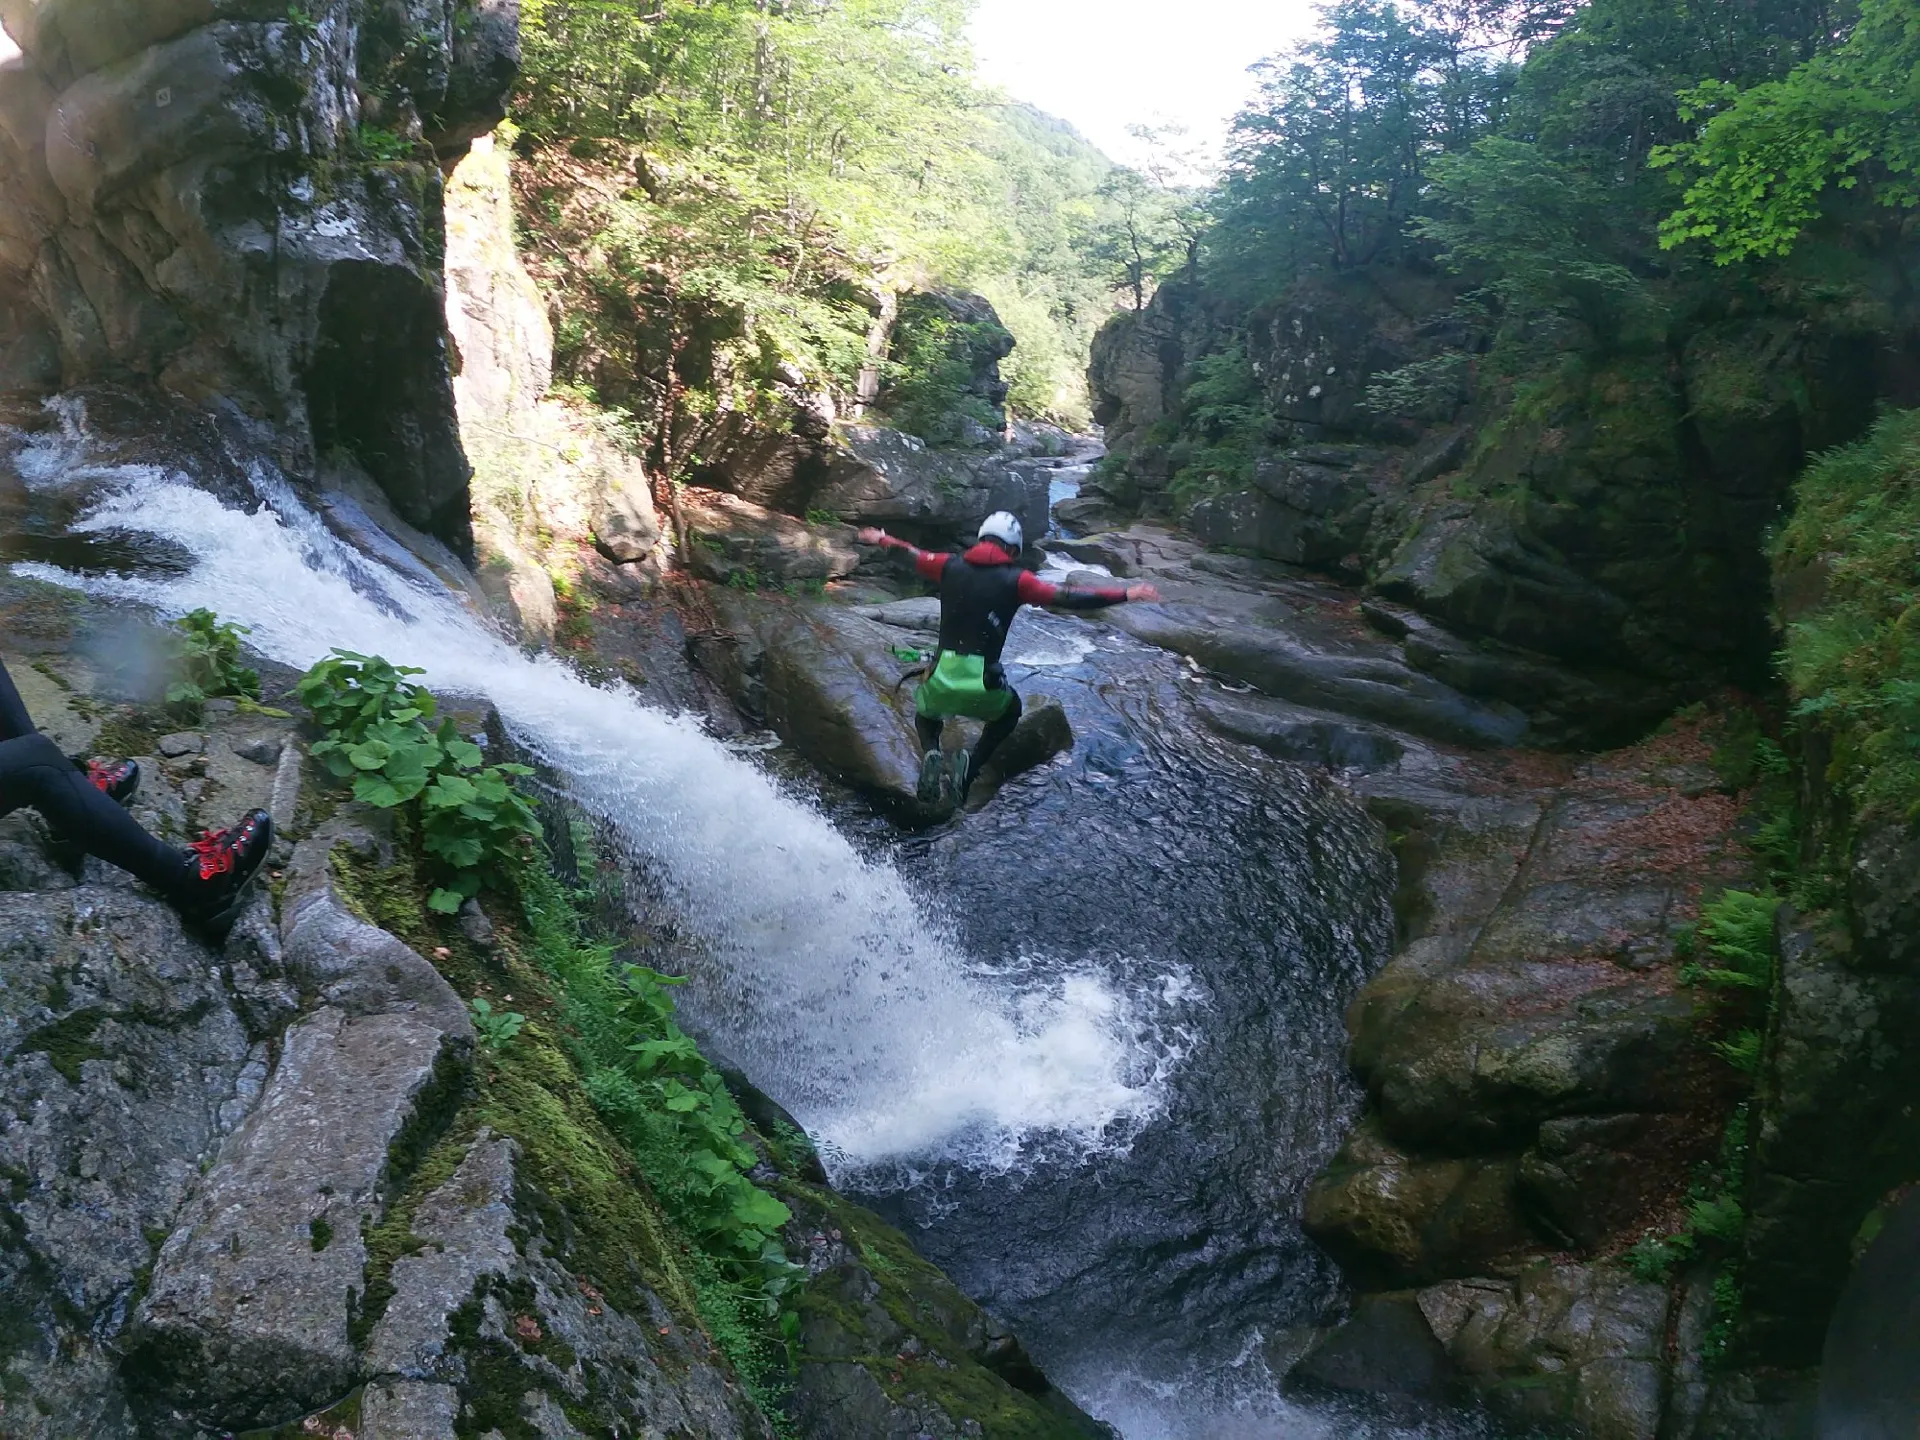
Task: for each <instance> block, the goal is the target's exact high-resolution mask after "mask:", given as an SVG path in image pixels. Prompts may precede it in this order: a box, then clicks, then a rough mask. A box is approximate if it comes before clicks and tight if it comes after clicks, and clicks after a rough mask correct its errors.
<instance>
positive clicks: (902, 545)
mask: <svg viewBox="0 0 1920 1440" xmlns="http://www.w3.org/2000/svg"><path fill="white" fill-rule="evenodd" d="M853 538H854V539H856V540H858V541H859V542H860V543H861V544H862V545H879V546H881V547H882V548H884V549H887V550H904V551H905V552H906V553H907V554H908V555H910V556H912V557H913V568H914V569H916V570H918V571H919V572H920V578H921V579H922V580H931V581H932V582H934V583H935V584H938V583H939V582H940V576H941V573H942V572H943V571H944V570H945V569H946V568H947V561H949V560H951V559H952V558H953V557H952V556H951V555H948V554H946V553H945V552H944V551H931V550H918V549H915V548H914V547H913V546H911V545H909V544H908V543H907V542H906V541H904V540H898V539H895V538H894V537H893V536H891V535H889V534H887V532H886V531H884V530H875V529H874V528H873V527H871V526H869V527H868V528H866V529H865V530H862V531H861V532H860V533H859V534H858V535H856V536H854V537H853Z"/></svg>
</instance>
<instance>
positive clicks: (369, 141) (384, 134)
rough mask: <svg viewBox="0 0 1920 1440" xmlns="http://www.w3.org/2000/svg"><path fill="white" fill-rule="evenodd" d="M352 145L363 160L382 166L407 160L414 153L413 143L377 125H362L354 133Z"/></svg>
mask: <svg viewBox="0 0 1920 1440" xmlns="http://www.w3.org/2000/svg"><path fill="white" fill-rule="evenodd" d="M354 144H355V146H356V147H357V148H358V149H359V151H360V154H361V157H362V158H363V159H366V160H371V161H373V162H374V163H375V164H382V165H384V164H390V163H391V162H393V161H395V160H405V159H408V158H409V157H411V156H412V154H413V151H414V142H413V141H411V140H409V139H408V138H407V137H406V136H404V135H400V134H397V133H395V132H394V131H392V130H385V129H382V128H381V127H380V126H378V125H362V126H361V127H360V128H359V129H358V130H356V131H355V132H354Z"/></svg>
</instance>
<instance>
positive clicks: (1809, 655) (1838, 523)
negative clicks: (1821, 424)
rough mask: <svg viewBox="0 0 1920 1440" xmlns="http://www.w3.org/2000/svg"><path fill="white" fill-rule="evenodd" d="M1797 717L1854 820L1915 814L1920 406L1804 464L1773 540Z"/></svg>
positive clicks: (1785, 660)
mask: <svg viewBox="0 0 1920 1440" xmlns="http://www.w3.org/2000/svg"><path fill="white" fill-rule="evenodd" d="M1773 559H1774V567H1775V571H1776V573H1777V574H1779V575H1780V576H1781V577H1782V581H1781V583H1782V585H1783V587H1785V589H1786V590H1787V591H1788V592H1790V593H1797V594H1799V595H1802V596H1804V597H1806V598H1805V599H1804V600H1802V601H1799V602H1797V603H1796V604H1795V605H1794V606H1793V608H1792V609H1791V610H1790V611H1789V613H1788V614H1787V616H1786V617H1785V619H1786V647H1785V652H1784V655H1783V657H1782V668H1783V670H1784V671H1785V674H1786V679H1787V683H1788V686H1789V688H1790V690H1791V692H1792V696H1793V699H1794V702H1795V710H1796V714H1797V715H1799V716H1800V717H1801V718H1802V719H1804V720H1808V721H1811V722H1815V723H1817V724H1818V725H1819V726H1820V727H1821V728H1822V729H1824V730H1825V731H1826V732H1827V733H1828V734H1829V735H1830V736H1831V737H1832V740H1833V755H1834V758H1833V762H1832V766H1831V769H1830V772H1829V773H1830V778H1831V779H1832V781H1833V782H1834V784H1835V785H1836V787H1837V788H1838V789H1839V790H1840V792H1841V793H1842V794H1843V795H1844V796H1845V797H1846V798H1847V799H1848V800H1850V801H1851V802H1852V803H1853V805H1854V806H1855V807H1856V809H1857V810H1858V812H1859V813H1860V815H1861V816H1862V818H1894V819H1898V820H1911V819H1914V818H1916V817H1920V411H1903V412H1898V413H1895V414H1891V415H1888V416H1887V417H1885V418H1884V419H1883V420H1881V422H1880V423H1879V424H1878V425H1876V426H1875V427H1874V429H1873V431H1872V432H1871V433H1870V434H1869V435H1868V436H1867V437H1866V438H1865V439H1864V440H1862V441H1860V442H1859V443H1858V444H1855V445H1851V446H1847V447H1846V448H1844V449H1840V450H1836V451H1833V452H1831V453H1829V454H1827V455H1824V456H1822V457H1821V458H1820V459H1819V460H1818V461H1817V462H1815V463H1814V464H1813V465H1811V466H1809V467H1808V468H1807V470H1806V471H1805V473H1803V474H1802V475H1801V477H1800V480H1799V483H1798V486H1797V504H1796V506H1795V509H1794V512H1793V517H1792V519H1791V520H1789V521H1788V523H1787V524H1786V526H1785V527H1784V528H1783V529H1782V530H1781V532H1780V535H1779V538H1778V540H1777V541H1776V542H1775V545H1774V555H1773Z"/></svg>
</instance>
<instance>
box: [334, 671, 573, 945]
mask: <svg viewBox="0 0 1920 1440" xmlns="http://www.w3.org/2000/svg"><path fill="white" fill-rule="evenodd" d="M421 673H422V672H421V671H419V670H417V669H410V668H407V667H405V666H396V665H393V664H390V663H388V662H387V661H386V660H383V659H380V658H378V657H373V656H366V655H356V654H354V653H353V652H352V651H347V650H335V651H334V652H333V655H332V656H331V658H329V659H326V660H322V661H321V662H320V663H319V664H317V665H315V666H314V667H313V668H312V669H311V670H309V671H308V672H307V673H306V675H305V676H304V677H303V678H302V679H301V681H300V685H299V694H300V699H301V701H302V702H303V703H304V704H305V705H306V706H307V708H308V709H309V710H311V711H312V712H313V717H314V719H315V721H316V722H318V724H319V725H320V728H321V729H322V730H323V731H325V732H326V734H325V738H323V739H321V740H319V741H316V742H315V743H314V745H313V747H312V752H311V753H312V755H313V757H314V758H315V759H316V760H319V761H320V762H321V763H322V764H323V765H325V766H326V768H327V771H328V773H329V774H331V775H332V776H333V777H334V778H335V779H337V780H351V781H352V782H353V797H354V799H356V800H358V801H360V802H361V803H362V804H366V805H372V806H375V807H377V808H379V809H383V810H393V809H399V808H401V807H407V809H408V811H409V813H410V814H412V815H413V816H415V817H416V818H417V820H418V823H419V827H420V835H421V843H422V846H423V848H424V849H425V850H426V852H427V854H428V855H430V856H432V857H433V858H434V859H435V860H436V861H438V862H439V863H440V866H441V868H442V871H443V876H444V883H442V884H441V885H440V886H438V887H437V888H436V889H435V890H434V892H433V894H432V896H431V897H430V898H429V900H428V904H429V905H430V906H431V907H432V908H433V909H434V910H436V911H439V912H440V913H442V914H448V915H450V914H452V913H453V912H454V911H456V910H458V909H459V908H460V906H461V904H462V903H463V902H464V901H467V900H470V899H472V898H473V897H474V896H475V895H477V894H479V893H480V889H481V887H482V886H483V885H484V884H487V883H494V884H496V885H505V884H506V883H507V882H508V881H509V880H510V879H511V877H513V876H514V875H516V874H518V873H519V872H520V871H521V870H522V869H523V868H524V867H525V865H526V861H527V859H528V857H529V855H530V853H531V850H532V846H533V842H534V840H535V839H537V838H538V836H539V834H540V822H539V821H538V820H537V819H536V818H535V816H534V813H533V807H532V806H531V805H529V804H528V803H527V800H526V798H525V797H524V796H523V795H521V794H520V792H519V791H518V790H516V789H515V788H514V786H513V783H512V782H513V780H514V779H515V778H517V777H521V776H527V775H531V774H532V773H533V772H532V771H531V770H530V769H528V768H527V767H526V766H524V765H487V764H485V763H484V757H483V755H482V754H481V750H480V747H479V746H478V745H476V744H474V743H473V742H472V741H471V740H469V739H467V738H466V737H465V736H463V735H462V734H460V732H459V727H458V726H457V725H456V724H455V723H454V721H453V719H452V718H451V717H447V718H445V719H442V720H441V721H440V722H439V724H438V725H437V726H436V725H435V724H434V723H433V721H434V717H435V715H436V713H437V709H438V706H437V702H436V701H435V699H434V697H433V696H432V695H431V694H430V693H429V692H428V691H427V690H426V689H425V688H424V687H422V686H419V685H416V684H413V683H412V681H411V680H410V679H409V678H408V677H410V676H413V675H418V674H421Z"/></svg>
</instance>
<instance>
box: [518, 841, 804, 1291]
mask: <svg viewBox="0 0 1920 1440" xmlns="http://www.w3.org/2000/svg"><path fill="white" fill-rule="evenodd" d="M523 893H524V902H523V903H524V910H525V913H526V916H527V919H528V922H529V924H530V925H531V926H532V928H533V931H534V934H535V936H536V940H537V946H538V951H539V955H540V958H541V962H542V965H543V968H545V969H546V971H547V972H548V973H549V974H550V975H551V976H552V977H553V978H554V980H555V981H557V982H558V984H559V987H560V995H561V1000H560V1004H561V1012H562V1016H563V1018H564V1019H565V1021H566V1023H567V1026H568V1029H569V1033H570V1034H571V1035H572V1037H573V1050H574V1055H575V1059H576V1061H577V1062H578V1064H579V1065H580V1068H581V1072H582V1074H583V1075H584V1076H585V1079H586V1086H587V1093H588V1094H589V1095H590V1096H591V1097H592V1099H593V1103H594V1107H595V1109H596V1110H598V1111H599V1113H600V1115H601V1116H602V1118H603V1119H604V1120H605V1122H606V1123H607V1125H608V1126H609V1128H611V1129H612V1130H613V1131H614V1133H616V1134H618V1135H619V1136H620V1137H621V1138H622V1139H623V1140H624V1141H625V1142H626V1143H627V1145H628V1146H630V1147H631V1149H632V1151H633V1153H634V1156H635V1157H636V1159H637V1160H638V1162H639V1165H640V1168H641V1170H642V1172H643V1173H644V1174H645V1175H646V1177H647V1180H648V1182H649V1183H650V1184H651V1185H652V1187H653V1189H654V1192H655V1194H656V1195H658V1197H659V1198H660V1201H661V1204H662V1206H663V1207H664V1208H665V1209H666V1211H667V1213H668V1215H669V1216H670V1217H671V1218H672V1219H673V1220H674V1221H675V1222H676V1223H678V1224H679V1225H681V1226H682V1227H683V1228H684V1229H685V1230H686V1231H687V1232H688V1233H689V1234H691V1235H693V1236H695V1237H696V1238H697V1239H698V1240H699V1241H700V1242H701V1244H702V1246H703V1247H704V1249H705V1253H707V1254H708V1255H709V1256H710V1257H711V1258H712V1260H713V1262H714V1263H715V1264H716V1265H717V1266H718V1267H719V1269H720V1273H721V1274H722V1275H723V1277H724V1278H725V1281H726V1283H727V1284H728V1285H730V1286H732V1287H735V1290H736V1293H737V1294H738V1295H740V1296H742V1297H744V1298H745V1299H746V1300H747V1301H748V1302H749V1303H750V1305H751V1307H752V1308H753V1309H754V1310H756V1311H757V1312H758V1314H759V1316H760V1317H761V1318H762V1319H764V1320H766V1321H769V1322H776V1323H777V1321H778V1318H779V1316H780V1314H781V1312H782V1311H783V1310H784V1309H785V1308H786V1302H787V1300H788V1297H789V1296H790V1295H791V1293H792V1291H793V1290H794V1287H795V1286H796V1285H797V1284H798V1283H799V1282H800V1280H801V1279H802V1277H803V1276H804V1274H805V1271H804V1269H803V1268H802V1267H799V1266H795V1265H793V1264H791V1263H790V1262H789V1261H788V1260H787V1258H786V1254H785V1251H784V1250H783V1249H782V1248H781V1245H780V1242H779V1240H778V1239H777V1235H778V1232H779V1230H780V1228H781V1227H782V1226H783V1225H785V1224H786V1223H787V1222H788V1221H789V1220H790V1219H791V1218H792V1216H791V1214H790V1213H789V1211H788V1210H787V1207H786V1206H785V1205H784V1204H782V1203H781V1202H780V1201H779V1200H778V1199H776V1198H775V1197H774V1196H772V1195H770V1194H768V1193H767V1192H766V1191H765V1190H762V1189H761V1188H760V1187H759V1186H757V1185H755V1184H754V1183H753V1182H752V1181H751V1180H749V1179H748V1178H747V1172H748V1171H750V1170H752V1169H753V1168H754V1167H755V1166H756V1165H758V1164H759V1160H760V1157H759V1156H758V1154H757V1153H756V1152H755V1150H754V1148H753V1145H752V1144H751V1142H750V1137H749V1135H748V1132H747V1124H746V1119H745V1117H744V1116H743V1115H742V1114H741V1112H740V1107H739V1105H738V1104H736V1103H735V1101H734V1099H733V1097H732V1096H731V1095H730V1094H729V1093H728V1091H727V1088H726V1083H725V1081H724V1080H723V1079H722V1077H721V1075H720V1073H719V1071H717V1070H716V1069H715V1068H714V1067H713V1065H712V1064H711V1063H710V1062H709V1061H708V1060H707V1059H706V1058H705V1057H704V1056H703V1055H702V1054H701V1053H700V1050H699V1047H698V1046H697V1045H695V1043H694V1042H693V1040H692V1039H691V1038H690V1037H689V1036H688V1035H687V1034H686V1033H685V1032H684V1031H683V1030H681V1028H680V1026H679V1024H678V1023H677V1021H676V1020H675V1017H674V1002H673V990H674V989H675V988H676V987H678V986H679V985H680V984H682V983H683V982H682V981H681V980H680V979H678V978H676V977H674V976H670V975H663V974H661V973H659V972H658V971H654V970H649V969H647V968H645V967H644V966H639V965H626V966H620V967H615V966H614V965H613V963H612V953H613V952H612V947H611V946H610V945H605V944H601V943H597V942H594V941H592V940H590V939H588V938H586V935H585V927H584V924H583V922H582V921H581V919H580V917H579V914H578V912H577V910H576V909H575V908H574V907H573V905H572V903H571V902H570V900H569V898H568V897H567V895H566V893H565V892H564V891H563V890H562V889H561V888H560V887H559V885H558V884H557V882H554V881H553V880H552V877H551V876H550V875H546V874H544V873H537V874H532V875H530V877H529V878H528V880H527V882H526V885H525V888H524V892H523Z"/></svg>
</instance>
